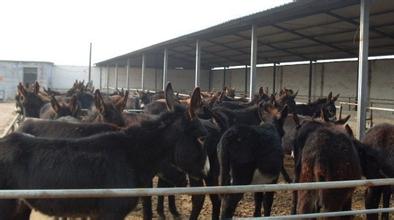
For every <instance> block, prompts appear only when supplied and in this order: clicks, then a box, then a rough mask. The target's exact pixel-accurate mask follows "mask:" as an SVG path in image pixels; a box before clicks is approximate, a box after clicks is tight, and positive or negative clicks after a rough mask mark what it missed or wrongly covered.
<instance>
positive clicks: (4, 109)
mask: <svg viewBox="0 0 394 220" xmlns="http://www.w3.org/2000/svg"><path fill="white" fill-rule="evenodd" d="M14 115H15V103H14V102H12V103H11V102H0V135H2V134H3V132H4V129H5V128H6V127H7V126H8V125H9V124H10V122H11V121H12V118H13V116H14Z"/></svg>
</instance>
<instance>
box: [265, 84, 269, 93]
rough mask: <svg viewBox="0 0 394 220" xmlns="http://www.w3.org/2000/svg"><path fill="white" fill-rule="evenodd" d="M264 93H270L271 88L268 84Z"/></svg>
mask: <svg viewBox="0 0 394 220" xmlns="http://www.w3.org/2000/svg"><path fill="white" fill-rule="evenodd" d="M264 93H265V94H267V95H268V93H269V88H268V86H267V87H265V91H264Z"/></svg>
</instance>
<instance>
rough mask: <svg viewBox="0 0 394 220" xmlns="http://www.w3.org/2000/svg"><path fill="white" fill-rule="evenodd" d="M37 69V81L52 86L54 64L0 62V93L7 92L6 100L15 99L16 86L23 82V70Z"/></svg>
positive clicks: (45, 85)
mask: <svg viewBox="0 0 394 220" xmlns="http://www.w3.org/2000/svg"><path fill="white" fill-rule="evenodd" d="M24 67H36V68H37V80H38V82H39V83H40V85H42V86H44V87H48V86H50V85H51V82H52V81H51V76H52V71H53V64H52V63H49V62H23V61H0V91H1V92H5V99H13V98H14V97H15V94H16V90H17V89H16V86H17V85H18V83H19V82H22V81H23V68H24Z"/></svg>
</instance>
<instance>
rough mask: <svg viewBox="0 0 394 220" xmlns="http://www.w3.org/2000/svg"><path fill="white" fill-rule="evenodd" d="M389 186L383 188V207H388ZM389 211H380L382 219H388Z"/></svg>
mask: <svg viewBox="0 0 394 220" xmlns="http://www.w3.org/2000/svg"><path fill="white" fill-rule="evenodd" d="M390 198H391V186H385V187H384V190H383V208H389V207H390ZM389 215H390V214H389V213H388V212H385V213H382V220H389Z"/></svg>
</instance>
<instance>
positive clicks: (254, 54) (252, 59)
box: [249, 25, 257, 99]
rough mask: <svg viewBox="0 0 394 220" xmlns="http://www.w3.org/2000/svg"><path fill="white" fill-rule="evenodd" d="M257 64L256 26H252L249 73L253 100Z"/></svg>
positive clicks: (250, 93) (250, 95) (250, 94)
mask: <svg viewBox="0 0 394 220" xmlns="http://www.w3.org/2000/svg"><path fill="white" fill-rule="evenodd" d="M256 64H257V33H256V26H255V25H252V30H251V36H250V73H249V98H250V99H252V97H253V93H254V92H255V90H256V70H257V69H256Z"/></svg>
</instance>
